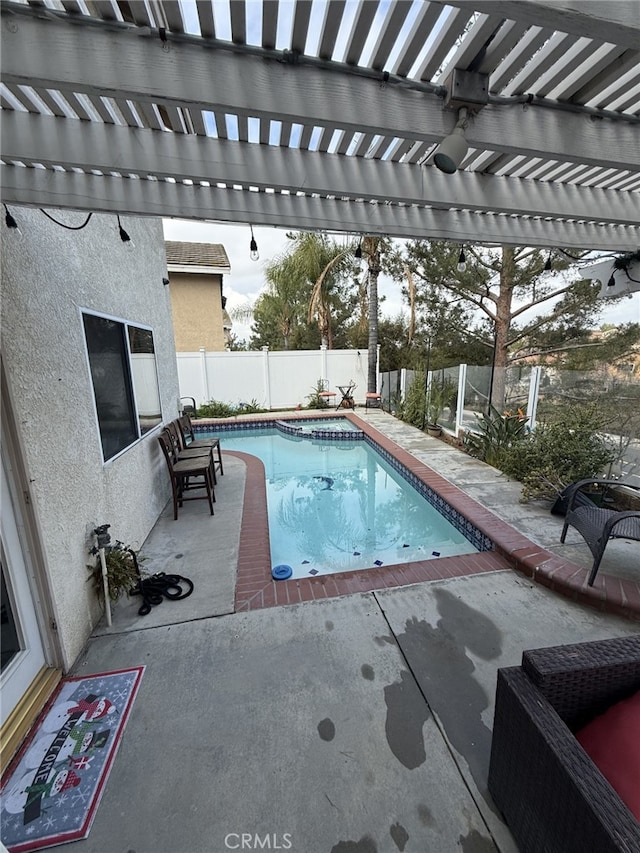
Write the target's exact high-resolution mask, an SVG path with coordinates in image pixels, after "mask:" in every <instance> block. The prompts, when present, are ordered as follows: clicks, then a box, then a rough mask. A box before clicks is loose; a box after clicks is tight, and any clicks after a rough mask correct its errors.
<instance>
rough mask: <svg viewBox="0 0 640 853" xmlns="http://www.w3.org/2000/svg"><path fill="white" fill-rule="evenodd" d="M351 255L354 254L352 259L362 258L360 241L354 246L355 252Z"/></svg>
mask: <svg viewBox="0 0 640 853" xmlns="http://www.w3.org/2000/svg"><path fill="white" fill-rule="evenodd" d="M353 254H354V257H355V258H357V259H358V260H360V259H361V258H362V240H360V242H359V243H358V245H357V246H356V250H355V252H354V253H353Z"/></svg>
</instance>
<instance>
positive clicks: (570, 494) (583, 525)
mask: <svg viewBox="0 0 640 853" xmlns="http://www.w3.org/2000/svg"><path fill="white" fill-rule="evenodd" d="M585 486H598V487H603V486H624V487H625V488H627V489H634V490H635V491H637V492H638V493H639V494H640V486H635V485H633V484H632V483H623V482H621V481H620V480H601V479H595V478H594V479H589V480H579V481H578V482H577V483H574V484H573V485H572V486H571V487H570V488H569V489H568V490H567V491H566V497H567V514H566V515H565V520H564V526H563V528H562V535H561V536H560V541H561V542H564V540H565V536H566V535H567V530H568V528H569V527H575V529H576V530H577V531H578V533H580V535H581V536H582V537H583V539H584V540H585V542H586V543H587V545H588V546H589V549H590V550H591V553H592V554H593V566H592V567H591V573H590V575H589V580H588V584H589V586H593V582H594V581H595V579H596V575H597V574H598V569H599V568H600V561H601V560H602V557H603V556H604V552H605V549H606V547H607V543H608V541H609V540H610V539H633V540H637V541H640V511H636V510H631V511H622V512H620V511H616V510H614V509H606V508H604V507H600V506H597V505H596V504H595V503H592V502H591V501H587V502H585V500H584V493H583V492H582V489H583V488H584V487H585Z"/></svg>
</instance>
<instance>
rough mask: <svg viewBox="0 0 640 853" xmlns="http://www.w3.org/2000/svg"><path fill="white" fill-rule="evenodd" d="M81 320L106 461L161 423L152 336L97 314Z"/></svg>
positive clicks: (148, 331)
mask: <svg viewBox="0 0 640 853" xmlns="http://www.w3.org/2000/svg"><path fill="white" fill-rule="evenodd" d="M82 321H83V324H84V335H85V340H86V343H87V354H88V356H89V368H90V371H91V381H92V383H93V395H94V399H95V404H96V414H97V416H98V426H99V428H100V440H101V442H102V456H103V458H104V460H105V462H106V461H107V459H112V458H113V457H114V456H117V454H118V453H120V452H121V451H123V450H124V449H125V448H127V447H129V446H130V445H131V444H133V443H134V442H135V441H138V439H139V438H141V437H142V436H143V435H144V434H145V433H147V432H149V430H151V429H153V428H154V427H155V426H157V425H158V424H159V423H162V412H161V409H160V394H159V391H158V372H157V369H156V357H155V349H154V346H153V332H152V331H151V329H146V328H143V327H141V326H132V325H129V324H128V323H125V322H123V321H121V320H115V319H112V318H110V317H104V316H101V315H97V314H88V313H83V314H82Z"/></svg>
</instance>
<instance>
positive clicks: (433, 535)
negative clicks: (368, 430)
mask: <svg viewBox="0 0 640 853" xmlns="http://www.w3.org/2000/svg"><path fill="white" fill-rule="evenodd" d="M216 434H217V435H218V436H219V437H220V439H221V445H222V448H223V450H240V451H243V452H244V453H251V454H253V455H254V456H257V457H258V458H259V459H261V460H262V462H263V464H264V467H265V476H266V485H267V504H268V513H269V536H270V545H271V559H272V565H274V566H276V565H282V564H285V565H289V566H291V568H292V569H293V577H294V578H301V577H309V576H313V575H316V574H328V573H331V572H344V571H353V570H356V569H370V568H372V567H375V566H378V565H380V566H388V565H394V564H397V563H407V562H413V561H416V560H425V559H431V558H435V557H437V556H443V557H444V556H451V555H454V554H468V553H476V552H477V551H478V550H479V549H478V548H477V547H475V546H474V545H473V544H472V543H471V541H469V539H467V538H466V537H465V536H464V535H463V533H462V532H460V530H458V529H456V527H454V526H453V525H452V524H450V523H449V521H447V519H446V518H444V516H443V515H441V514H440V513H439V512H438V511H437V510H436V509H435V508H434V507H433V506H432V505H431V504H430V503H429V502H428V501H427V500H425V499H424V498H423V497H422V496H421V495H420V494H419V493H418V492H417V491H416V490H415V489H414V488H413V486H411V485H410V483H408V482H407V481H406V480H405V479H404V478H403V477H402V476H400V474H398V472H396V471H395V470H394V469H393V468H392V467H391V465H389V464H388V463H387V462H386V461H385V460H384V459H383V458H382V457H381V456H380V455H379V454H378V453H377V452H376V451H375V450H374V449H373V448H372V447H371V446H369V445H368V444H366V443H365V442H364V441H321V440H316V439H312V438H305V439H300V438H298V439H296V438H295V437H288V436H285V435H283V434H282V433H281V432H280V431H279V430H278V429H276V428H266V429H264V428H263V429H256V430H242V431H238V432H224V433H220V432H217V433H216Z"/></svg>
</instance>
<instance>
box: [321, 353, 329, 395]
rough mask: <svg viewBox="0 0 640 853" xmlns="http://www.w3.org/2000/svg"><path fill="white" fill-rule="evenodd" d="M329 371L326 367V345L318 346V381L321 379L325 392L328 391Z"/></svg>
mask: <svg viewBox="0 0 640 853" xmlns="http://www.w3.org/2000/svg"><path fill="white" fill-rule="evenodd" d="M328 373H329V369H328V367H327V345H326V344H320V379H322V382H323V385H324V387H325V390H329V386H328V381H329V376H328Z"/></svg>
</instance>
